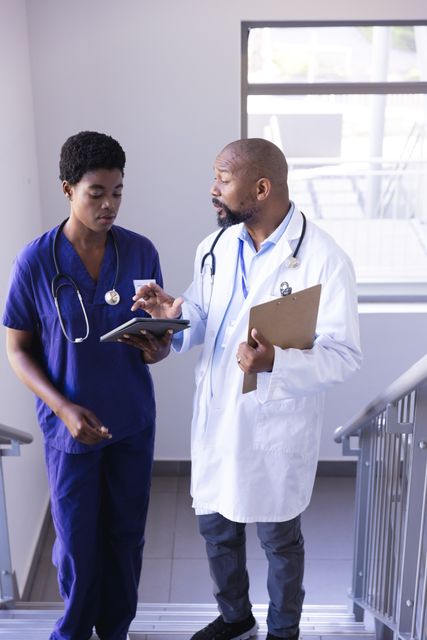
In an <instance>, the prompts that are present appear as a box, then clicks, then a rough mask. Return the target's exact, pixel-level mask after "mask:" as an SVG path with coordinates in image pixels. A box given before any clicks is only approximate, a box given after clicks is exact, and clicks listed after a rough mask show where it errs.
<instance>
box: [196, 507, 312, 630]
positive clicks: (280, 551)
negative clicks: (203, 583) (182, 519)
mask: <svg viewBox="0 0 427 640" xmlns="http://www.w3.org/2000/svg"><path fill="white" fill-rule="evenodd" d="M198 519H199V529H200V533H201V534H202V536H203V537H204V539H205V542H206V551H207V556H208V560H209V568H210V573H211V576H212V579H213V582H214V596H215V598H216V600H217V602H218V607H219V610H220V611H221V614H222V616H223V618H224V620H225V621H226V622H239V621H241V620H244V619H245V618H246V617H247V616H248V615H249V613H250V611H251V607H252V605H251V602H250V600H249V576H248V572H247V569H246V533H245V526H246V525H245V524H244V523H239V522H232V521H231V520H227V518H224V517H223V516H221V515H220V514H219V513H213V514H209V515H202V516H198ZM257 533H258V538H259V539H260V542H261V546H262V548H263V549H264V551H265V554H266V556H267V560H268V578H267V589H268V594H269V596H270V602H269V607H268V616H267V625H268V630H269V632H270V633H272V634H273V635H275V636H279V637H282V638H287V637H289V636H292V635H293V634H295V633H296V632H297V630H298V627H299V622H300V618H301V611H302V603H303V600H304V588H303V585H302V579H303V573H304V539H303V537H302V533H301V517H300V516H297V517H296V518H294V519H293V520H289V521H288V522H258V523H257Z"/></svg>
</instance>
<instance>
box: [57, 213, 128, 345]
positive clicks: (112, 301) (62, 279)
mask: <svg viewBox="0 0 427 640" xmlns="http://www.w3.org/2000/svg"><path fill="white" fill-rule="evenodd" d="M67 220H68V218H67V219H66V220H64V221H63V222H61V224H60V225H59V227H58V229H57V230H56V233H55V237H54V239H53V248H52V257H53V262H54V265H55V271H56V274H55V275H54V276H53V278H52V281H51V284H50V288H51V291H52V296H53V300H54V303H55V307H56V312H57V314H58V319H59V324H60V325H61V329H62V333H63V334H64V336H65V338H66V339H67V340H68V342H72V343H73V344H79V343H80V342H83V341H84V340H86V338H87V337H88V336H89V319H88V317H87V313H86V308H85V305H84V302H83V298H82V294H81V293H80V290H79V288H78V286H77V284H76V282H75V280H74V279H73V278H72V277H71V276H70V275H69V274H67V273H62V272H61V271H60V269H59V265H58V257H57V245H58V238H59V236H60V234H61V232H62V230H63V228H64V226H65V224H66V222H67ZM110 233H111V238H112V240H113V244H114V250H115V253H116V273H115V276H114V282H113V287H112V289H110V290H109V291H107V292H106V294H105V296H104V299H105V302H106V303H107V304H109V305H113V306H114V305H116V304H118V303H119V302H120V295H119V293H118V292H117V291H116V284H117V280H118V277H119V264H120V261H119V250H118V247H117V242H116V238H115V237H114V232H113V229H110ZM62 287H71V288H72V289H74V291H75V293H76V296H77V298H78V301H79V303H80V308H81V310H82V313H83V317H84V320H85V327H86V328H85V331H86V333H85V335H84V336H83V337H81V338H71V337H70V336H69V335H68V333H67V330H66V329H65V325H64V321H63V318H62V313H61V309H60V306H59V300H58V294H59V291H60V289H62Z"/></svg>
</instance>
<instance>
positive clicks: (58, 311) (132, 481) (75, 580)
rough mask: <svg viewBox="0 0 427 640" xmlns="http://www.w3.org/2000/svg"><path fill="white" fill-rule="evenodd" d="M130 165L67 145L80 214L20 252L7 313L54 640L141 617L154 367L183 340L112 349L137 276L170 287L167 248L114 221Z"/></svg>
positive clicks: (91, 144)
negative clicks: (162, 256)
mask: <svg viewBox="0 0 427 640" xmlns="http://www.w3.org/2000/svg"><path fill="white" fill-rule="evenodd" d="M125 160H126V159H125V153H124V151H123V149H122V147H121V146H120V144H119V143H118V142H117V141H116V140H114V139H113V138H111V137H110V136H107V135H105V134H101V133H97V132H90V131H84V132H80V133H78V134H77V135H74V136H72V137H71V138H69V139H68V140H67V141H66V142H65V143H64V145H63V147H62V149H61V157H60V179H61V181H62V189H63V192H64V195H65V197H66V198H67V199H68V201H69V204H70V215H69V217H68V218H67V220H66V221H64V223H62V225H59V226H57V227H55V228H54V229H51V230H50V231H48V232H47V233H45V234H43V235H42V236H40V237H39V238H37V239H36V240H34V241H33V242H31V243H30V244H29V245H27V246H26V247H25V248H24V249H23V250H22V251H21V252H20V254H19V255H18V256H17V258H16V260H15V263H14V268H13V273H12V278H11V286H10V291H9V295H8V298H7V302H6V307H5V311H4V316H3V324H4V325H5V326H6V327H7V353H8V358H9V361H10V363H11V365H12V367H13V369H14V371H15V373H16V374H17V376H18V377H19V378H20V379H21V380H22V382H23V383H24V384H25V385H26V386H27V387H29V388H30V389H31V390H32V391H33V392H34V394H35V395H36V407H37V416H38V420H39V423H40V426H41V428H42V430H43V434H44V439H45V452H46V464H47V472H48V478H49V485H50V491H51V511H52V517H53V522H54V525H55V531H56V541H55V545H54V549H53V561H54V563H55V565H56V567H57V570H58V583H59V588H60V593H61V596H62V597H63V599H64V605H65V608H64V614H63V616H62V617H61V618H60V619H59V620H58V621H57V623H56V626H55V629H54V630H53V632H52V634H51V636H50V640H88V639H89V638H90V637H91V636H92V633H93V629H94V628H95V630H96V633H97V636H98V637H99V638H100V639H101V640H125V638H126V637H127V632H128V629H129V626H130V623H131V621H132V619H133V618H134V616H135V613H136V606H137V599H138V583H139V577H140V571H141V563H142V550H143V545H144V527H145V521H146V515H147V508H148V498H149V488H150V477H151V468H152V460H153V443H154V422H155V404H154V392H153V383H152V379H151V375H150V372H149V368H148V366H147V365H148V364H152V363H154V362H157V361H159V360H161V359H163V358H164V357H166V356H167V355H168V353H169V349H170V339H171V337H170V335H169V334H166V335H165V336H164V337H162V338H159V339H156V338H154V337H153V336H150V334H145V335H141V336H140V337H132V338H124V339H122V341H121V343H108V342H107V343H101V342H100V341H99V338H100V336H101V335H102V334H104V333H107V332H108V331H110V330H111V329H112V328H114V327H115V326H117V325H119V324H122V323H123V322H126V321H127V320H128V319H129V318H130V317H131V313H130V306H131V304H132V296H133V295H134V292H135V287H134V282H133V281H134V280H147V279H148V280H155V281H156V282H157V283H158V284H160V285H161V286H162V275H161V270H160V264H159V257H158V254H157V251H156V249H155V247H154V246H153V244H152V243H151V242H150V241H149V240H148V239H147V238H145V237H144V236H141V235H139V234H137V233H134V232H132V231H129V230H127V229H124V228H122V227H119V226H116V225H115V224H114V223H115V220H116V216H117V214H118V211H119V207H120V203H121V197H122V189H123V176H124V166H125ZM58 274H59V275H58ZM79 295H80V296H81V301H80V299H79ZM54 298H56V302H57V306H56V304H55V299H54ZM134 315H145V314H144V313H143V312H138V313H136V314H134Z"/></svg>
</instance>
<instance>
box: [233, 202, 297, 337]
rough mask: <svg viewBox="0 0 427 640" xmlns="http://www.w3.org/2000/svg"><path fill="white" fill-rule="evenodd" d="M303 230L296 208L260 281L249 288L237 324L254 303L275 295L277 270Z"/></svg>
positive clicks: (261, 274)
mask: <svg viewBox="0 0 427 640" xmlns="http://www.w3.org/2000/svg"><path fill="white" fill-rule="evenodd" d="M301 231H302V216H301V213H300V212H299V210H298V209H296V208H295V210H294V213H293V215H292V220H291V221H290V222H289V225H288V227H287V229H286V231H285V232H284V234H283V235H282V237H281V238H280V239H279V241H278V243H277V245H276V246H275V247H274V249H273V251H272V253H271V255H270V257H269V259H268V260H267V262H266V263H265V264H264V268H263V270H262V271H261V273H260V275H259V280H258V282H257V283H256V284H255V285H254V286H252V287H251V288H250V289H249V293H248V297H247V298H246V299H245V302H244V304H243V305H242V308H241V310H240V313H239V315H238V317H237V320H236V326H237V325H238V324H239V321H240V320H241V318H243V317H244V316H245V314H246V313H248V311H249V309H250V308H251V307H252V306H253V305H254V304H259V303H260V302H262V299H264V300H268V298H269V296H271V295H273V284H274V281H275V278H276V276H277V271H278V269H279V268H280V267H281V266H282V265H283V263H284V262H285V261H286V260H287V259H288V258H289V257H290V256H291V255H292V253H293V249H292V247H291V245H290V241H292V240H295V239H297V238H299V237H300V235H301Z"/></svg>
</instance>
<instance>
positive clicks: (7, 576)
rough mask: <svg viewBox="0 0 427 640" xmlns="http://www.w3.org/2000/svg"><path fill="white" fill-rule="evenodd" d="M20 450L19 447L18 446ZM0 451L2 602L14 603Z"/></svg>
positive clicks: (0, 573) (0, 577)
mask: <svg viewBox="0 0 427 640" xmlns="http://www.w3.org/2000/svg"><path fill="white" fill-rule="evenodd" d="M18 450H19V447H18ZM5 451H6V450H2V451H1V452H0V592H1V593H0V604H2V605H5V604H13V601H14V599H15V596H16V593H15V580H14V575H13V571H12V560H11V556H10V542H9V529H8V524H7V510H6V495H5V490H4V478H3V464H2V460H3V458H2V456H3V454H4V453H5Z"/></svg>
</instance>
